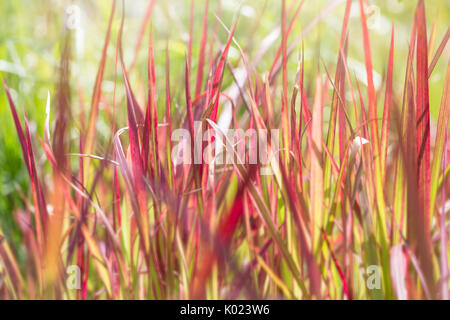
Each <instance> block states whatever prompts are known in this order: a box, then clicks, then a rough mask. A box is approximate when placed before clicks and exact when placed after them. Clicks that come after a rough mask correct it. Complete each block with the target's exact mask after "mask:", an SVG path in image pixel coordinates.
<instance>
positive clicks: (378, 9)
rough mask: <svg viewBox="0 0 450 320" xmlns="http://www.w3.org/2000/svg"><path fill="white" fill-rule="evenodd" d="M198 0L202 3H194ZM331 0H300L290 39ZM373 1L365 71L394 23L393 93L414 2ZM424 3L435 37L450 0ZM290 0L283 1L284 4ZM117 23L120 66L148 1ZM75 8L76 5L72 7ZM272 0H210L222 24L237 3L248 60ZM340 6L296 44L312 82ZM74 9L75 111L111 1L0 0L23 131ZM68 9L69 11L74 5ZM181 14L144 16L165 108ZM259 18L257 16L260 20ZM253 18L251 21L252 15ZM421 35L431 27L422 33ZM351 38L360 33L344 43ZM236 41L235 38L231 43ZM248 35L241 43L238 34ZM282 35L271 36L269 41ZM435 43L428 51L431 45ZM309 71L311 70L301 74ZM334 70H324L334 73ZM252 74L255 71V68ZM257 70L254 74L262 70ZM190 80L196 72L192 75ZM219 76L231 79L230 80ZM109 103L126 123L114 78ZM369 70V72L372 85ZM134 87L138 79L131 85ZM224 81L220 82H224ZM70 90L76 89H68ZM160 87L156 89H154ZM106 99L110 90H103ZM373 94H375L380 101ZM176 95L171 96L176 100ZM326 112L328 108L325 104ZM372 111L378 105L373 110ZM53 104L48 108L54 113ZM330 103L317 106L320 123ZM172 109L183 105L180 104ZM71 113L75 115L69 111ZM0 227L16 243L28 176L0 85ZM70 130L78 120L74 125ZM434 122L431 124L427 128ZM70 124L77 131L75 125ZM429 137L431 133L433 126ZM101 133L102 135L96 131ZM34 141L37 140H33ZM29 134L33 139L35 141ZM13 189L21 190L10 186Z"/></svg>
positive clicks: (86, 90)
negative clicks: (17, 220) (121, 27)
mask: <svg viewBox="0 0 450 320" xmlns="http://www.w3.org/2000/svg"><path fill="white" fill-rule="evenodd" d="M195 1H196V3H197V2H202V0H195ZM334 2H336V1H331V0H314V1H311V0H306V1H305V4H304V6H303V8H302V10H301V13H300V16H299V18H298V21H297V23H296V24H295V26H294V29H293V32H292V36H291V39H294V38H296V37H297V36H298V35H300V34H301V32H302V28H305V27H307V26H308V24H309V23H310V22H311V21H312V20H313V19H314V17H316V16H317V14H318V13H319V12H321V11H322V10H324V8H326V7H327V6H329V5H330V4H332V3H334ZM369 2H370V3H372V4H373V6H372V12H369V13H368V16H369V21H368V22H369V26H370V27H371V28H370V32H371V35H370V36H371V39H370V40H371V46H372V52H373V62H374V70H375V71H376V72H377V73H378V74H380V75H383V74H385V73H386V70H385V66H386V65H387V59H388V52H389V40H390V29H391V23H393V24H394V26H395V39H396V46H395V58H394V64H395V70H397V71H399V70H401V72H397V73H395V74H394V90H402V87H403V81H404V78H403V77H404V70H405V64H406V57H407V52H408V41H409V37H410V33H411V30H410V26H411V25H412V21H413V19H414V10H415V6H416V1H407V0H403V1H402V0H381V1H369ZM425 2H426V8H427V11H426V14H427V23H428V26H427V27H428V30H431V29H432V23H433V21H435V19H437V23H436V31H435V35H436V41H435V43H439V42H440V40H441V39H442V37H443V35H444V33H445V31H446V29H447V27H448V21H450V0H439V1H437V0H433V1H431V0H428V1H425ZM291 3H292V1H288V3H287V5H288V7H289V5H290V4H291ZM125 4H126V15H125V30H124V33H125V34H126V35H127V36H126V37H125V38H124V39H123V48H124V55H125V61H126V63H127V64H128V65H129V64H130V63H131V62H132V61H133V59H134V55H135V50H134V48H135V45H136V41H137V38H138V34H139V29H140V27H141V23H142V21H143V18H144V15H145V11H146V7H147V1H145V0H133V1H131V0H126V1H125ZM353 5H354V8H352V11H351V19H350V25H349V30H350V33H349V48H348V52H349V54H348V56H349V65H350V67H351V68H352V69H353V71H354V72H355V75H356V76H357V77H358V78H359V76H358V72H359V71H360V72H362V76H361V79H360V80H361V81H362V82H364V78H365V71H364V62H363V61H364V59H363V49H362V41H361V40H360V39H362V36H361V28H360V21H359V9H358V2H357V1H356V2H354V4H353ZM73 6H75V7H73ZM280 6H281V1H268V0H261V1H237V0H227V1H222V3H219V1H211V2H210V12H217V11H218V10H219V7H220V10H221V15H222V20H223V21H224V22H225V23H226V24H227V25H230V23H231V20H232V18H233V15H234V14H235V13H236V11H237V10H238V9H239V8H240V18H239V24H238V27H237V30H236V33H235V38H236V40H237V41H238V42H239V43H240V45H241V46H242V47H243V48H244V50H245V51H246V54H247V56H248V57H249V59H250V61H251V59H252V57H255V55H256V54H257V52H258V49H259V45H260V44H261V43H262V42H263V39H264V38H266V37H267V36H268V35H269V34H271V32H272V31H274V29H276V27H277V26H279V23H280ZM344 7H345V3H344V1H341V3H340V4H339V5H338V6H337V7H336V8H335V9H333V10H332V11H330V12H328V13H327V14H326V15H325V16H324V18H323V19H322V20H321V21H320V22H319V23H318V24H316V25H314V27H313V28H312V29H311V31H310V32H308V33H307V35H306V37H305V38H304V47H305V53H304V54H305V69H306V71H305V76H306V77H308V76H310V77H311V79H313V73H314V72H315V70H317V67H318V65H319V64H320V65H321V64H322V63H325V64H326V65H327V64H328V63H329V64H330V65H331V67H330V68H333V67H332V66H334V65H335V60H336V55H337V52H338V50H339V43H338V41H339V32H340V28H341V21H342V16H343V11H344ZM73 8H77V9H78V10H79V11H78V12H79V16H77V17H75V18H76V19H78V20H77V24H76V26H75V37H74V43H73V45H74V50H73V56H72V66H71V74H72V79H71V81H72V90H74V92H72V104H73V108H72V110H78V111H79V110H81V109H80V108H84V107H87V106H88V105H89V103H90V101H89V100H88V99H89V97H91V93H92V90H93V86H94V81H95V76H96V71H97V68H98V63H99V59H100V56H101V50H102V46H103V41H104V37H105V32H106V27H107V22H108V15H109V12H110V8H111V1H93V0H90V1H89V0H80V1H59V0H51V1H45V0H18V1H0V21H1V24H2V27H1V28H0V73H1V74H2V76H3V77H4V78H5V79H6V80H7V82H8V84H9V86H10V88H11V91H12V94H13V99H14V100H15V101H16V103H17V106H18V108H19V111H20V112H22V110H23V108H25V109H26V110H27V113H28V116H29V119H30V126H31V129H32V131H33V132H32V135H34V136H37V135H39V136H43V127H44V120H45V104H46V99H47V92H50V95H51V97H52V98H53V91H54V85H55V83H56V82H57V79H56V77H55V76H56V74H57V68H58V63H59V59H60V56H61V45H62V37H63V25H64V23H65V22H67V19H70V18H74V16H73V14H74V12H73ZM75 14H77V13H76V12H75ZM189 14H190V1H180V0H166V1H156V4H155V7H154V11H153V14H152V17H153V21H152V24H153V28H154V29H153V32H154V41H155V66H156V70H155V71H156V77H157V78H158V76H161V77H163V75H164V72H165V71H164V61H165V60H164V59H165V58H164V50H165V47H166V41H167V39H168V38H169V39H170V40H169V54H170V59H171V70H173V72H171V74H174V75H180V79H171V81H172V83H174V84H175V86H174V88H173V89H172V90H173V98H174V106H175V108H177V106H180V108H181V107H182V106H184V102H183V101H184V86H183V85H180V86H179V88H177V86H176V83H180V84H182V83H183V79H182V78H181V77H182V75H183V72H182V70H183V68H184V58H185V54H186V53H187V51H188V48H187V42H188V38H189ZM202 15H203V8H202V6H201V5H198V4H196V6H195V12H194V17H195V19H194V25H193V34H194V42H193V47H192V56H193V57H197V56H198V51H199V43H200V38H201V30H202ZM260 16H261V19H260V20H259V17H260ZM209 19H210V21H209V25H210V26H213V25H215V24H216V19H215V18H214V16H213V15H210V16H209ZM258 21H259V22H258ZM119 25H120V19H119V18H117V17H116V18H115V21H114V24H113V33H112V36H113V38H112V39H114V40H113V41H112V42H111V44H110V46H109V50H108V58H107V67H106V68H105V77H104V81H103V87H102V89H103V92H104V93H108V92H111V93H112V92H113V90H114V60H115V49H116V48H115V39H116V36H117V32H118V29H119ZM218 31H219V32H218V34H219V39H222V41H223V39H226V32H225V31H224V29H223V28H222V27H221V26H220V25H219V27H218ZM429 32H430V31H429ZM352 38H353V39H359V40H356V41H352ZM241 39H242V42H241V41H240V40H241ZM248 39H249V42H247V40H248ZM279 41H281V37H278V39H277V40H276V43H278V42H279ZM146 44H147V40H146V39H144V40H143V41H142V46H141V49H140V50H139V52H138V54H137V57H136V64H135V67H134V69H133V71H132V72H131V73H130V77H131V80H132V81H134V82H135V83H136V84H137V86H136V88H135V90H136V94H137V98H138V100H139V101H144V99H145V98H144V97H145V92H144V90H145V89H144V84H145V83H146V77H147V60H146V59H147V50H146V46H147V45H146ZM276 48H277V46H272V47H271V48H270V49H269V50H268V52H267V53H266V54H265V56H264V57H263V59H262V60H261V62H260V63H259V64H258V65H257V66H256V68H257V71H260V72H263V71H265V70H268V69H269V68H270V66H271V63H272V62H273V58H274V56H275V54H276ZM300 49H301V43H300V45H299V46H298V48H297V49H296V52H294V55H293V57H291V59H289V61H288V69H289V70H292V71H291V72H290V73H291V75H292V76H291V77H289V80H290V81H292V80H293V75H294V74H295V70H296V68H297V62H296V58H297V56H298V54H299V52H300ZM435 49H436V48H432V49H430V51H432V52H434V51H435ZM449 56H450V54H449V50H448V48H447V49H446V51H445V52H444V53H443V58H441V59H440V60H439V62H438V64H437V66H436V69H435V71H434V72H433V75H432V76H431V78H430V108H431V116H432V121H435V120H436V118H437V115H438V111H439V104H440V99H441V95H440V94H441V92H442V87H443V82H444V78H445V65H446V63H447V61H448V57H449ZM238 58H239V52H238V49H237V48H236V47H232V48H231V49H230V53H229V60H230V62H231V63H232V64H233V62H234V63H237V62H238ZM196 66H197V60H196V58H194V59H193V60H192V68H193V69H196V68H197V67H196ZM308 71H310V72H311V73H308ZM260 72H258V73H260ZM333 72H334V70H330V73H331V74H333ZM260 74H261V73H260ZM261 75H262V74H261ZM191 77H195V74H194V75H191ZM226 79H230V78H229V77H228V78H226ZM311 79H309V80H308V79H305V82H306V85H307V86H308V83H314V81H311ZM117 81H118V83H119V84H118V86H117V92H116V95H117V98H116V99H117V100H116V101H117V102H118V104H117V105H118V110H119V111H118V112H119V114H118V117H119V119H122V123H123V124H125V123H126V118H125V104H124V101H125V100H124V92H123V86H121V85H120V82H121V81H122V77H121V76H119V77H118V78H117ZM376 81H377V77H376V76H375V85H377V83H376ZM139 84H142V85H141V86H139ZM156 85H157V86H163V85H164V81H156ZM224 86H225V87H226V86H227V83H224ZM77 88H78V90H76V89H77ZM159 89H161V90H164V88H163V87H161V88H159ZM106 96H107V98H108V99H111V101H107V103H111V102H112V94H111V95H106ZM379 100H382V99H379ZM177 102H178V103H177ZM328 109H329V108H328ZM379 110H381V109H380V108H379ZM53 111H54V110H52V112H53ZM327 111H328V113H329V110H325V118H324V119H325V121H327V115H328V113H327ZM159 112H160V114H161V117H164V114H163V108H162V105H161V108H160V110H159ZM180 112H181V113H183V112H184V110H180ZM74 118H75V119H77V118H78V117H77V116H76V115H74ZM0 119H2V121H1V125H0V224H1V225H2V226H3V230H4V231H5V232H6V236H7V238H9V240H10V241H13V242H17V241H19V239H20V238H19V237H20V235H19V233H18V229H17V226H16V223H15V222H14V221H13V214H12V212H13V211H15V210H18V209H20V208H21V207H23V205H24V204H23V202H24V200H23V199H27V197H21V194H26V193H27V192H28V187H29V179H28V177H27V173H26V167H25V165H24V163H23V159H22V154H21V150H20V148H19V143H18V139H17V135H16V132H15V129H14V124H13V121H12V117H11V113H10V110H9V106H8V104H7V100H6V95H5V92H4V91H3V90H0ZM97 126H98V132H100V133H102V132H103V133H104V134H105V136H106V135H107V134H108V132H109V131H108V130H109V128H108V127H104V130H102V126H107V122H106V121H105V122H102V119H101V118H99V121H98V124H97ZM73 127H74V128H77V124H76V123H74V124H73ZM432 127H434V126H432ZM75 130H76V129H75ZM78 135H79V133H78V132H76V131H75V132H73V136H74V137H76V136H78ZM432 136H433V133H432ZM97 139H102V137H101V136H100V137H97ZM36 141H37V139H36ZM36 141H35V143H36ZM39 150H40V148H35V152H36V153H37V161H38V162H40V163H41V164H43V163H44V162H45V160H44V157H42V156H43V155H42V154H41V153H40V151H39ZM18 190H20V192H18Z"/></svg>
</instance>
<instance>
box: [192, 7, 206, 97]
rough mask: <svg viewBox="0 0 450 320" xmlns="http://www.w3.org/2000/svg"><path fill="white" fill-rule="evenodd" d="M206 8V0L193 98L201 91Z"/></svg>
mask: <svg viewBox="0 0 450 320" xmlns="http://www.w3.org/2000/svg"><path fill="white" fill-rule="evenodd" d="M208 7H209V0H206V3H205V13H204V14H203V32H202V40H201V42H200V54H199V56H198V66H197V82H196V83H195V96H196V97H197V96H198V95H199V94H200V92H201V91H202V82H203V68H204V64H205V49H206V40H207V35H208Z"/></svg>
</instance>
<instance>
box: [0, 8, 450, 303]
mask: <svg viewBox="0 0 450 320" xmlns="http://www.w3.org/2000/svg"><path fill="white" fill-rule="evenodd" d="M285 2H286V1H283V2H282V9H281V18H280V22H279V23H280V25H279V27H280V37H279V38H278V39H276V38H273V39H271V40H269V41H271V43H264V44H262V45H261V49H260V52H259V54H258V55H257V56H258V57H260V56H262V55H263V54H264V53H265V50H267V48H268V47H276V48H277V51H276V55H275V57H274V60H273V62H272V65H271V68H270V69H269V70H267V73H265V75H264V76H263V77H261V76H260V75H259V74H257V73H256V71H255V66H256V65H257V64H258V63H259V60H258V59H257V58H255V59H253V60H252V59H251V58H250V57H247V56H246V52H245V48H246V46H241V45H240V43H239V42H240V41H242V40H245V39H235V38H234V31H235V30H236V28H239V19H238V17H235V19H234V21H233V22H232V23H231V26H230V27H227V26H226V25H225V24H224V23H223V22H222V21H221V19H220V12H217V13H216V14H217V22H216V25H215V26H210V25H209V24H208V16H209V15H211V14H212V12H210V11H209V8H208V1H206V3H205V9H204V16H203V28H202V33H201V37H200V38H198V39H199V44H197V43H196V42H195V41H193V34H192V23H193V21H192V19H193V15H192V14H191V26H190V36H189V42H188V48H189V51H188V52H187V55H186V62H185V69H184V74H183V78H184V83H176V84H173V83H171V81H170V79H175V76H173V74H171V71H170V57H169V50H168V47H167V49H166V64H165V66H164V68H165V70H166V76H165V79H164V78H156V76H155V62H154V50H153V34H152V30H151V23H149V21H150V19H151V14H152V9H153V5H154V1H150V2H149V5H148V9H147V12H146V14H145V19H144V21H143V23H142V28H141V31H140V34H139V37H138V39H139V40H138V44H137V45H136V48H135V51H136V52H135V53H137V52H138V50H139V48H140V47H141V46H142V44H143V43H146V42H147V43H148V81H147V89H146V92H145V99H144V101H145V104H140V103H139V101H140V100H141V97H139V96H137V95H135V93H134V91H133V87H134V84H133V83H132V81H131V80H130V78H129V74H130V73H131V72H133V70H134V69H133V66H134V61H133V63H131V64H130V65H129V66H127V65H126V64H125V62H124V58H123V54H122V45H121V43H122V41H121V39H122V36H123V25H124V19H123V16H122V21H121V27H120V31H119V33H118V36H117V39H116V44H117V45H116V48H117V49H116V51H115V56H116V61H115V65H114V67H115V74H116V79H117V78H120V77H123V84H124V88H125V92H126V95H125V97H126V102H124V103H123V104H122V103H120V102H119V101H116V94H115V93H116V87H115V88H114V94H113V95H112V96H105V95H104V93H103V92H102V90H101V88H102V81H103V75H104V72H105V68H106V66H107V64H106V60H107V54H106V53H107V50H108V46H109V45H110V42H112V39H113V37H112V31H111V29H112V28H111V26H112V23H113V20H114V17H115V15H116V11H117V10H116V2H115V1H114V2H113V5H112V9H111V13H110V18H109V23H108V29H107V33H106V36H105V42H104V47H103V52H102V56H101V59H100V62H99V67H98V72H97V76H96V81H95V86H94V89H93V94H92V98H91V103H90V105H89V107H88V108H87V110H88V111H87V112H84V111H83V112H79V111H77V112H75V108H76V107H75V105H76V103H74V102H73V101H72V98H71V94H72V93H73V92H72V89H73V88H72V87H71V83H70V53H71V48H70V43H71V41H70V40H71V38H70V33H69V32H68V31H67V32H66V34H65V38H64V39H65V40H64V49H63V53H62V57H61V62H60V68H59V75H58V81H57V87H56V90H55V92H56V95H55V98H54V99H52V102H50V97H49V100H48V102H47V111H46V112H47V120H46V123H45V130H44V134H43V135H42V136H32V135H31V133H30V128H29V124H28V119H27V115H26V113H25V115H24V118H23V119H20V118H19V115H18V113H17V108H16V105H15V103H14V101H13V99H12V96H11V94H10V90H9V88H8V86H7V84H6V82H5V81H4V88H5V90H6V94H7V97H8V99H9V104H10V107H11V112H12V119H13V121H14V124H15V126H16V129H17V134H18V141H19V143H20V148H21V150H22V152H23V158H24V165H25V167H26V169H27V170H28V173H29V177H30V180H29V182H30V183H29V186H30V188H29V194H28V195H27V196H26V197H25V198H26V202H25V207H24V208H23V209H18V210H16V211H15V212H12V213H11V214H13V215H14V216H15V218H16V221H17V223H18V225H19V227H20V229H21V232H22V243H21V246H23V250H24V252H25V253H26V254H25V257H24V258H23V257H22V258H21V259H19V257H18V255H17V254H16V252H18V249H17V248H14V247H12V246H11V244H10V243H9V242H8V241H6V239H5V238H4V237H3V236H2V231H1V229H0V262H1V264H0V297H1V298H3V299H40V298H52V299H189V298H196V299H217V298H227V299H235V298H253V299H255V298H258V299H259V298H263V299H264V298H288V299H395V298H398V299H417V298H424V299H437V298H442V299H447V298H448V297H449V288H448V284H449V283H448V281H449V279H448V275H449V273H448V272H449V270H448V259H447V257H448V250H449V249H448V238H447V234H448V227H447V218H446V212H445V202H446V201H447V200H448V195H449V189H448V187H449V183H448V173H449V172H450V166H449V165H448V159H446V148H448V145H446V144H447V143H448V142H447V133H448V119H449V113H450V93H449V89H450V65H449V67H448V69H447V74H446V79H445V84H444V89H443V93H442V103H441V105H440V111H439V118H438V121H437V127H436V128H435V131H436V135H435V138H433V139H432V137H431V135H430V132H431V130H430V126H431V122H430V112H429V94H428V92H429V90H428V86H429V80H428V79H429V77H430V75H431V74H432V73H433V70H434V67H435V65H436V63H437V61H438V59H439V58H440V56H441V54H442V52H443V50H444V48H445V45H446V43H447V40H448V38H449V31H448V30H447V33H446V35H445V37H444V39H443V40H442V42H440V44H439V45H438V46H436V47H437V50H436V51H435V52H431V51H430V50H429V48H432V47H435V44H434V43H431V42H432V41H435V40H434V39H435V37H434V36H433V37H430V41H428V39H427V28H426V21H425V5H424V1H422V0H421V1H418V5H417V8H416V12H415V16H414V18H413V19H412V24H411V39H410V42H409V54H408V56H407V58H406V59H407V67H406V72H405V76H404V84H403V90H397V89H395V88H397V87H396V86H394V85H393V74H394V73H396V72H397V73H398V72H400V71H401V70H398V68H396V62H395V61H394V50H395V39H394V26H392V37H391V41H390V50H389V52H383V53H375V52H373V51H372V50H371V47H370V37H369V32H368V27H367V21H366V15H365V9H364V7H365V5H366V4H365V1H363V0H360V1H359V9H360V22H361V25H360V27H361V30H362V39H353V38H352V39H351V41H361V46H362V49H363V51H364V61H365V68H366V75H367V76H366V79H365V80H366V83H365V84H362V83H361V82H360V80H359V79H357V78H355V77H354V74H353V72H352V70H351V69H349V67H348V65H347V45H348V41H350V39H349V37H348V34H349V31H350V30H349V25H348V22H349V16H350V8H351V5H352V1H351V0H348V1H347V2H346V8H345V13H344V17H343V19H342V29H341V37H340V39H339V50H338V51H337V52H336V64H335V65H334V66H329V65H328V66H326V65H319V66H318V67H317V68H316V69H315V73H314V74H305V72H304V58H303V54H300V56H299V59H298V69H297V70H290V69H288V67H287V66H288V64H287V61H288V59H293V58H294V57H293V54H292V53H293V52H294V50H295V49H296V48H298V46H299V45H300V46H301V47H302V49H301V52H304V50H303V49H304V48H303V44H302V37H303V36H304V34H302V35H300V36H295V35H293V34H292V30H293V26H294V24H295V22H296V20H297V17H298V15H299V12H300V11H301V8H302V5H303V1H299V2H298V3H297V2H296V1H294V2H292V6H291V7H289V8H287V7H286V3H285ZM193 3H194V2H192V7H191V13H192V12H193V11H192V8H193ZM335 5H336V4H335V3H332V4H331V5H330V6H335ZM329 9H330V8H326V9H325V10H324V11H323V12H321V13H320V14H319V16H318V17H317V18H315V19H312V22H311V24H310V25H309V26H308V27H307V28H305V32H307V31H308V30H309V29H311V28H312V27H313V26H314V25H315V24H316V23H317V21H319V20H320V19H321V17H322V15H323V14H324V13H325V12H326V11H327V10H329ZM289 12H292V14H290V13H289ZM219 28H225V30H227V34H228V37H227V39H219V37H218V29H219ZM194 45H199V51H198V52H199V53H198V56H192V47H193V46H194ZM230 46H235V47H236V48H238V49H239V52H240V59H241V60H240V61H241V63H242V64H241V68H242V69H243V70H244V75H245V76H244V77H243V78H242V79H238V73H237V72H236V69H235V67H233V66H232V65H231V64H230V63H229V62H228V60H227V55H228V51H229V49H230ZM243 48H244V49H243ZM374 54H385V55H386V56H387V57H388V59H387V65H386V69H387V72H386V74H385V75H384V76H383V78H382V83H383V85H382V86H380V87H379V88H378V89H376V88H375V86H374V79H373V76H372V58H373V56H374ZM429 57H430V61H429ZM193 59H197V60H198V63H197V66H198V67H197V68H196V69H194V70H193V69H191V66H192V60H193ZM331 70H334V75H333V74H331V73H330V71H331ZM240 74H242V72H240ZM177 79H180V77H178V78H177ZM191 79H194V81H191ZM224 79H226V81H227V83H231V84H230V86H231V87H233V88H234V89H235V90H234V91H233V92H234V95H231V94H228V93H227V92H228V91H226V90H225V89H226V88H224V84H225V80H224ZM288 79H291V80H292V79H295V85H294V86H292V87H289V86H288ZM156 83H158V84H159V83H161V85H158V88H159V87H165V91H160V90H157V85H156ZM180 88H181V89H180ZM180 90H182V91H183V95H184V98H185V99H184V104H183V105H181V106H179V107H178V109H177V112H175V111H174V106H173V94H174V92H176V94H178V92H179V91H180ZM330 93H331V94H330ZM347 97H350V99H347ZM105 101H107V102H105ZM101 103H104V105H105V107H104V108H100V104H101ZM326 105H327V106H330V110H331V111H330V120H329V122H328V123H326V122H325V121H324V109H325V106H326ZM77 108H78V107H77ZM379 110H382V116H380V114H381V113H380V112H379ZM51 111H53V114H54V115H53V118H54V119H53V121H50V113H51ZM123 113H126V122H125V121H123V119H122V118H121V117H119V116H118V114H123ZM226 113H228V116H229V118H230V119H231V120H230V125H229V128H230V129H242V131H239V132H244V133H245V132H246V130H249V129H255V130H270V129H276V128H279V132H280V139H279V141H276V143H274V142H273V141H272V142H271V143H269V144H268V145H267V148H266V151H267V152H268V158H269V160H270V161H268V162H267V163H265V164H261V163H258V162H257V163H251V162H250V161H248V158H249V156H250V154H251V152H252V150H253V152H255V151H254V150H257V149H258V147H261V146H260V145H259V144H258V143H257V141H255V139H252V137H251V136H248V135H245V134H244V135H242V136H239V137H238V138H239V141H241V142H243V144H242V145H243V146H244V148H245V151H246V152H245V155H244V159H240V160H244V161H239V159H238V156H237V155H236V154H235V153H237V151H236V150H235V148H231V149H232V151H231V152H232V157H230V158H231V159H232V160H231V162H230V163H227V164H219V163H216V162H215V161H214V159H215V158H216V157H217V156H218V154H217V150H218V148H217V143H218V142H219V141H222V142H226V140H227V137H226V136H225V135H224V132H223V128H221V127H219V125H218V118H219V116H220V115H223V114H226ZM78 116H79V118H77V117H78ZM100 117H102V118H103V119H106V120H105V121H107V122H108V124H109V129H110V132H108V137H107V138H106V139H100V138H98V131H97V130H98V128H97V126H96V124H97V122H98V121H99V119H100ZM195 123H199V124H200V125H199V126H198V125H197V126H196V125H195ZM75 124H76V125H75ZM75 126H76V127H77V128H78V129H79V131H78V132H79V135H78V137H77V139H76V140H74V139H73V136H71V134H70V132H72V131H70V130H71V129H72V128H74V127H75ZM179 128H182V129H185V130H186V131H187V132H188V133H189V134H190V135H191V136H192V137H195V136H196V134H198V132H197V131H198V130H199V128H201V129H202V132H208V134H207V135H206V138H205V139H203V140H202V141H201V146H202V149H201V151H202V152H203V153H202V154H203V156H204V159H207V160H209V161H203V162H201V163H194V162H193V161H181V160H180V158H179V157H178V154H180V153H181V154H182V158H181V159H185V158H186V157H187V158H189V157H190V156H193V150H194V147H193V143H194V142H193V140H192V141H191V142H188V143H181V142H180V143H178V142H176V143H175V142H174V141H172V139H171V135H172V132H173V130H174V129H179ZM208 129H209V130H208ZM433 129H434V128H433ZM267 132H268V131H267ZM190 147H192V148H190ZM173 150H176V152H173ZM447 153H448V152H447ZM37 154H39V155H42V154H44V155H45V158H46V166H49V167H47V170H44V168H43V167H42V165H43V164H42V163H40V164H39V165H38V163H37V162H36V155H37ZM275 158H276V159H277V160H278V161H271V160H272V159H275ZM246 160H247V161H246ZM263 171H264V174H263ZM267 172H269V173H270V174H267ZM446 199H447V200H446ZM20 261H24V262H20Z"/></svg>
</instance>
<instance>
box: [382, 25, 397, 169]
mask: <svg viewBox="0 0 450 320" xmlns="http://www.w3.org/2000/svg"><path fill="white" fill-rule="evenodd" d="M393 68H394V25H392V33H391V49H390V50H389V62H388V72H387V80H386V93H385V99H384V111H383V125H382V128H381V169H382V171H383V176H384V173H385V172H386V156H387V147H388V137H389V124H390V119H391V106H392V73H393Z"/></svg>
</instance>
